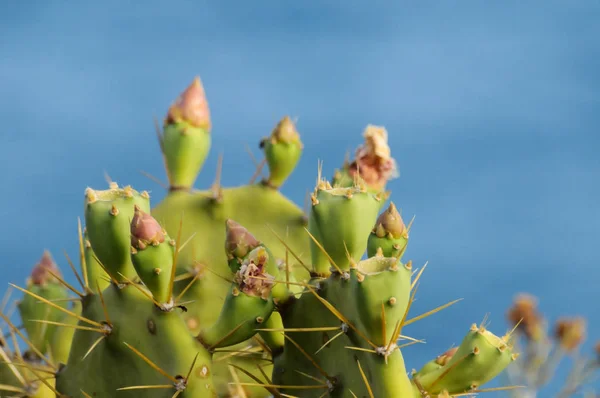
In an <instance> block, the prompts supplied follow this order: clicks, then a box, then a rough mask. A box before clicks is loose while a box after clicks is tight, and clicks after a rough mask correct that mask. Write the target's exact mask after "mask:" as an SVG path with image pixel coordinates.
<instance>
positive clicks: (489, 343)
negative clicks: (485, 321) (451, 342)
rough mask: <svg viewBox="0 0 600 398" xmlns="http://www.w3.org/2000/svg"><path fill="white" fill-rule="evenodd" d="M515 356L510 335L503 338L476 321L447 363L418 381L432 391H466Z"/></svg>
mask: <svg viewBox="0 0 600 398" xmlns="http://www.w3.org/2000/svg"><path fill="white" fill-rule="evenodd" d="M515 358H516V355H514V354H513V351H512V346H511V345H510V342H509V340H508V338H507V337H504V338H500V337H498V336H496V335H494V334H493V333H492V332H490V331H488V330H486V329H485V328H484V327H483V326H481V327H478V326H477V325H473V326H472V327H471V330H470V331H469V333H467V335H466V336H465V338H464V339H463V341H462V343H461V345H460V346H459V347H458V350H457V351H456V353H454V355H453V356H452V358H451V359H450V360H449V361H448V362H447V363H446V364H445V365H444V366H442V367H440V368H439V369H437V370H433V371H430V372H426V373H424V374H420V375H417V376H415V377H414V381H415V384H416V385H417V386H418V387H419V388H422V389H423V390H424V391H426V392H428V393H430V394H437V393H440V392H442V391H447V392H449V393H450V394H459V393H464V392H468V391H469V390H471V389H476V388H478V387H480V386H481V385H483V384H485V383H487V382H488V381H490V380H491V379H493V378H494V377H496V376H497V375H498V374H500V373H501V372H502V371H503V370H504V369H505V368H506V367H507V366H508V365H509V364H510V363H511V362H512V361H514V360H515Z"/></svg>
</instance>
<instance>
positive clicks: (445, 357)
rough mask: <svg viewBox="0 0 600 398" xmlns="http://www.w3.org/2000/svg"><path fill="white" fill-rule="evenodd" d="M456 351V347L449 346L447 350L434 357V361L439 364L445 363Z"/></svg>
mask: <svg viewBox="0 0 600 398" xmlns="http://www.w3.org/2000/svg"><path fill="white" fill-rule="evenodd" d="M456 351H458V347H453V348H450V349H449V350H447V351H446V352H444V353H443V354H442V355H440V356H438V357H437V358H436V359H435V363H437V364H438V365H441V366H444V365H446V364H447V363H448V362H449V361H450V360H451V359H452V357H453V356H454V354H456Z"/></svg>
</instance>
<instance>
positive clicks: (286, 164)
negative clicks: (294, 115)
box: [261, 116, 304, 188]
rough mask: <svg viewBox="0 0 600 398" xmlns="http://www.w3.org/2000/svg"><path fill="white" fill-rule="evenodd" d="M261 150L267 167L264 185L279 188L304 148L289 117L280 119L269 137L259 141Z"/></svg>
mask: <svg viewBox="0 0 600 398" xmlns="http://www.w3.org/2000/svg"><path fill="white" fill-rule="evenodd" d="M261 148H262V149H263V150H264V152H265V157H266V160H267V164H268V166H269V178H268V179H267V181H266V183H267V185H269V186H271V187H274V188H279V187H281V185H283V183H284V182H285V180H286V179H287V178H288V177H289V176H290V174H291V173H292V172H293V171H294V168H295V167H296V165H297V164H298V161H299V160H300V156H301V155H302V149H303V148H304V145H303V144H302V141H301V140H300V134H298V131H297V130H296V126H294V122H292V120H291V119H290V117H289V116H285V117H284V118H283V119H281V121H280V122H279V123H278V124H277V126H276V127H275V129H274V130H273V132H272V133H271V136H270V137H269V138H265V139H264V140H262V141H261Z"/></svg>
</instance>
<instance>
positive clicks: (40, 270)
mask: <svg viewBox="0 0 600 398" xmlns="http://www.w3.org/2000/svg"><path fill="white" fill-rule="evenodd" d="M48 271H50V272H52V273H53V274H54V275H57V276H59V277H60V276H61V273H60V270H59V269H58V266H57V265H56V263H55V262H54V259H53V258H52V255H51V254H50V252H49V251H48V250H46V251H44V254H43V255H42V258H41V259H40V261H39V262H38V263H37V264H36V266H35V267H33V270H32V271H31V276H30V282H31V283H32V284H34V285H45V284H47V283H53V282H58V281H57V280H56V278H55V277H54V276H52V274H51V273H50V272H48Z"/></svg>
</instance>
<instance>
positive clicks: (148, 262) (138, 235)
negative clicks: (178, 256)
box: [130, 206, 175, 304]
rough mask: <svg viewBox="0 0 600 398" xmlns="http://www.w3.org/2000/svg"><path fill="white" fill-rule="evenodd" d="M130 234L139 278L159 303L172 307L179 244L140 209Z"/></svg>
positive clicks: (132, 255) (132, 221)
mask: <svg viewBox="0 0 600 398" xmlns="http://www.w3.org/2000/svg"><path fill="white" fill-rule="evenodd" d="M130 230H131V261H132V263H133V266H134V268H135V270H136V272H137V274H138V275H139V277H140V279H141V280H142V282H144V284H145V285H146V286H147V287H148V290H150V292H152V295H153V296H154V298H155V299H156V301H158V302H159V303H161V304H164V303H168V302H169V300H170V299H171V297H168V295H169V290H170V289H169V287H170V286H169V284H170V283H171V280H170V275H171V271H172V269H173V266H174V265H173V255H174V253H175V247H174V246H175V242H174V241H172V240H170V239H169V237H168V235H167V233H166V231H164V230H163V228H162V227H161V226H160V224H159V223H158V221H156V219H154V217H152V216H151V215H150V214H148V213H146V212H144V211H143V210H142V209H141V208H140V207H139V206H135V212H134V216H133V219H132V220H131V225H130ZM171 293H172V291H171Z"/></svg>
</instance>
